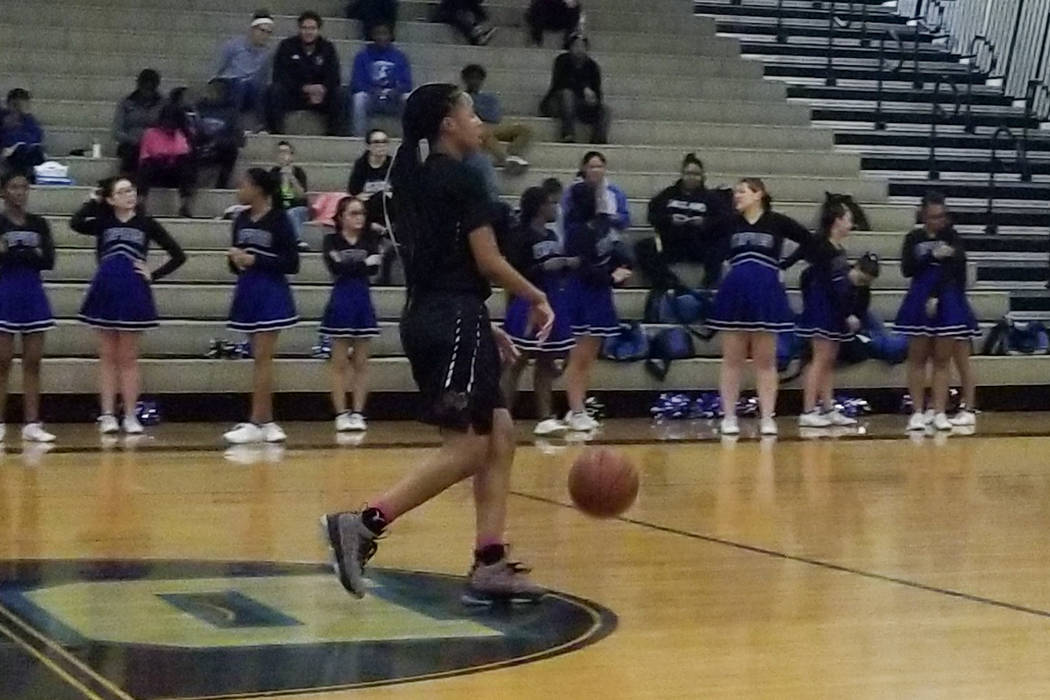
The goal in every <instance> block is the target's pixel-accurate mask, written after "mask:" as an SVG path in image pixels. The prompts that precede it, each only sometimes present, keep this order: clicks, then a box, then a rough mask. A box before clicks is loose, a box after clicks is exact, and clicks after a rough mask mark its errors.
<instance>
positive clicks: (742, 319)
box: [707, 260, 795, 333]
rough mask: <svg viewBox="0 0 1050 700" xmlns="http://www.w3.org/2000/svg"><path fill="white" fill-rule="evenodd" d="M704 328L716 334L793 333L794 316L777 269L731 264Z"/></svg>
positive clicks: (749, 263)
mask: <svg viewBox="0 0 1050 700" xmlns="http://www.w3.org/2000/svg"><path fill="white" fill-rule="evenodd" d="M707 325H708V327H710V328H712V329H714V330H718V331H744V332H751V333H787V332H790V331H792V330H794V329H795V321H794V313H793V312H792V311H791V306H790V305H789V304H788V299H787V292H785V291H784V285H783V284H781V283H780V270H779V269H777V268H774V267H772V266H770V265H767V264H765V263H761V262H758V261H755V260H744V261H741V262H739V263H737V264H735V265H733V266H732V267H731V268H730V269H729V274H727V275H726V277H725V279H724V280H723V281H722V285H721V286H720V287H719V288H718V294H716V295H715V303H714V309H713V310H712V311H711V314H710V316H708V318H707Z"/></svg>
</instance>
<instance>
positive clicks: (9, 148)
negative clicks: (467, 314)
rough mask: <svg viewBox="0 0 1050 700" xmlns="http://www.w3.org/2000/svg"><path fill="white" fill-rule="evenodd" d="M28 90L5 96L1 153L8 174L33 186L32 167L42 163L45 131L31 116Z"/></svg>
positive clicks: (1, 124) (1, 118)
mask: <svg viewBox="0 0 1050 700" xmlns="http://www.w3.org/2000/svg"><path fill="white" fill-rule="evenodd" d="M30 99H31V98H30V96H29V92H28V91H27V90H24V89H22V88H15V89H14V90H12V91H11V92H9V93H7V109H6V110H5V111H4V112H3V115H2V117H0V149H2V151H0V153H2V155H3V162H4V165H5V167H6V169H7V170H9V171H10V172H15V173H21V174H23V175H25V176H26V178H27V179H28V180H29V181H30V182H33V180H34V178H33V167H34V166H37V165H40V164H41V163H43V162H44V130H43V129H41V128H40V123H39V122H38V121H37V120H36V117H34V116H33V113H32V111H30V110H31V104H30Z"/></svg>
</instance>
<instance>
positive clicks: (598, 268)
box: [564, 151, 631, 432]
mask: <svg viewBox="0 0 1050 700" xmlns="http://www.w3.org/2000/svg"><path fill="white" fill-rule="evenodd" d="M582 175H583V179H582V180H580V181H579V182H577V183H575V184H573V185H572V186H571V187H570V188H569V189H568V191H566V193H565V197H564V216H565V252H566V254H567V255H569V256H570V257H577V258H580V260H581V263H580V267H579V269H578V270H576V271H575V272H574V273H573V274H572V275H571V276H570V279H569V283H568V289H567V291H566V297H567V299H568V302H567V311H568V315H569V320H570V324H571V327H572V332H573V334H574V335H575V336H576V345H575V346H573V348H572V350H570V351H569V362H568V365H567V366H566V368H565V388H566V394H567V396H568V399H569V413H568V414H567V415H566V416H565V422H566V423H568V426H569V429H570V430H573V431H578V432H587V431H590V430H594V429H595V428H597V427H598V421H596V420H595V419H593V418H591V417H590V416H589V415H587V413H586V411H585V410H584V403H585V401H586V400H587V386H588V384H589V383H590V375H591V367H592V366H593V365H594V361H595V360H596V359H598V352H599V350H601V344H602V339H603V338H607V337H610V336H614V335H616V334H618V333H619V332H620V321H619V319H618V318H617V316H616V307H615V306H614V304H613V293H612V288H613V285H618V284H622V283H623V282H625V281H626V280H627V279H628V278H629V277H630V276H631V269H630V267H629V266H628V265H627V263H626V260H625V258H624V256H623V255H622V253H621V251H620V245H621V238H620V231H623V230H625V229H626V228H627V227H628V226H630V223H631V220H630V215H629V214H628V212H627V197H626V196H625V195H624V194H623V191H622V190H620V188H618V187H616V186H615V185H611V184H609V183H608V181H607V180H606V178H605V156H603V155H602V154H600V153H598V152H596V151H592V152H590V153H588V154H587V155H585V156H584V158H583V164H582Z"/></svg>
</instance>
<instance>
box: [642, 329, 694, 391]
mask: <svg viewBox="0 0 1050 700" xmlns="http://www.w3.org/2000/svg"><path fill="white" fill-rule="evenodd" d="M695 356H696V347H695V346H694V345H693V334H692V333H690V332H689V331H688V330H687V329H685V328H682V327H681V326H672V327H671V328H664V329H663V330H662V331H660V332H659V333H657V334H656V335H655V336H653V338H652V340H651V341H649V359H647V360H646V361H645V369H646V370H647V371H648V372H649V374H651V375H652V376H654V377H656V378H657V379H659V380H660V381H663V380H664V379H665V378H666V377H667V373H668V372H670V371H671V362H673V361H674V360H687V359H689V358H691V357H695Z"/></svg>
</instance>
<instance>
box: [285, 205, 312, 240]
mask: <svg viewBox="0 0 1050 700" xmlns="http://www.w3.org/2000/svg"><path fill="white" fill-rule="evenodd" d="M285 213H286V214H288V220H289V221H290V222H292V228H293V229H295V240H297V241H301V240H303V226H305V225H306V222H307V221H309V220H310V208H309V207H292V208H291V209H288V210H286V212H285Z"/></svg>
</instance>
